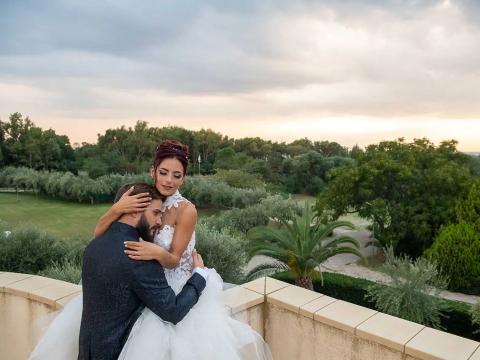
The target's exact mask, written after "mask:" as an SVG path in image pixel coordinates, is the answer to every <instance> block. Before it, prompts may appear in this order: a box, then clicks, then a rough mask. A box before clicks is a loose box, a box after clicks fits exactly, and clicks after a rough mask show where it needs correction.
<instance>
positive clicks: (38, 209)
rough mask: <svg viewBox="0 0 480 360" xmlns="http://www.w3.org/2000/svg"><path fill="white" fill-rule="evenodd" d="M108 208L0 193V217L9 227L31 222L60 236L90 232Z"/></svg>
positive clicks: (105, 206)
mask: <svg viewBox="0 0 480 360" xmlns="http://www.w3.org/2000/svg"><path fill="white" fill-rule="evenodd" d="M108 207H109V204H100V205H89V204H78V203H72V202H66V201H60V200H54V199H47V198H42V197H38V198H37V197H36V196H35V195H31V194H19V195H18V197H17V195H15V194H12V193H0V220H2V221H4V222H6V223H7V224H9V225H13V226H16V225H20V224H32V225H35V226H37V227H38V228H40V229H42V230H44V231H46V232H48V233H51V234H52V235H56V236H58V237H61V238H68V237H71V236H75V235H80V236H87V237H88V236H90V235H92V234H93V229H94V227H95V224H96V222H97V220H98V218H99V217H100V216H101V215H102V214H103V213H104V212H105V211H106V210H107V209H108Z"/></svg>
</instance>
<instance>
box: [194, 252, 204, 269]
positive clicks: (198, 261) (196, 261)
mask: <svg viewBox="0 0 480 360" xmlns="http://www.w3.org/2000/svg"><path fill="white" fill-rule="evenodd" d="M192 259H193V268H194V269H195V268H197V267H198V268H201V269H203V268H204V267H205V265H203V259H202V256H201V255H200V254H199V253H197V250H195V249H194V250H193V252H192Z"/></svg>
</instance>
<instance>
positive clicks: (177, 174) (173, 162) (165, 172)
mask: <svg viewBox="0 0 480 360" xmlns="http://www.w3.org/2000/svg"><path fill="white" fill-rule="evenodd" d="M151 175H152V177H153V179H154V180H155V187H156V188H157V190H158V191H159V192H160V193H161V194H162V195H165V196H170V195H173V194H175V192H176V191H177V190H178V188H179V187H180V186H181V185H182V184H183V180H184V179H185V176H184V175H185V174H184V173H183V166H182V163H181V162H180V161H178V160H177V159H175V158H168V159H165V160H163V161H162V162H161V163H160V164H159V165H158V166H157V168H156V169H153V168H152V169H151Z"/></svg>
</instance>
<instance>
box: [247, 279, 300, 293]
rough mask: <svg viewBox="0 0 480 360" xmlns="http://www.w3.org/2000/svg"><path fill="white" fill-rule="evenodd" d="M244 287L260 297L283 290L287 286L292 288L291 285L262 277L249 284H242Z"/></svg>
mask: <svg viewBox="0 0 480 360" xmlns="http://www.w3.org/2000/svg"><path fill="white" fill-rule="evenodd" d="M241 286H242V287H244V288H245V289H248V290H252V291H255V292H257V293H259V294H260V295H268V294H271V293H272V292H274V291H277V290H280V289H283V288H285V287H287V286H291V285H290V284H289V283H286V282H283V281H280V280H277V279H272V278H270V277H262V278H259V279H256V280H253V281H250V282H248V283H245V284H242V285H241Z"/></svg>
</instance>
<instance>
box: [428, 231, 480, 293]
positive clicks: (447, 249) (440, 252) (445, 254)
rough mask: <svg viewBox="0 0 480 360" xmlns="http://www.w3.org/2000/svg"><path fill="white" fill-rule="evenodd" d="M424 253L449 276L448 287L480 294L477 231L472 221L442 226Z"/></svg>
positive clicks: (479, 257) (478, 240)
mask: <svg viewBox="0 0 480 360" xmlns="http://www.w3.org/2000/svg"><path fill="white" fill-rule="evenodd" d="M425 255H426V256H427V257H428V258H429V259H431V260H433V261H436V262H437V263H438V265H439V267H440V270H441V272H442V273H443V274H445V275H448V276H449V278H450V284H449V288H450V289H451V290H456V291H462V292H465V293H470V294H480V234H479V233H478V232H477V231H476V230H475V228H474V226H473V225H472V224H469V223H460V224H455V225H449V226H447V227H445V228H443V230H442V231H441V232H440V234H439V235H438V236H437V238H436V239H435V241H434V243H433V245H432V247H431V248H430V249H428V250H427V251H426V253H425Z"/></svg>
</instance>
